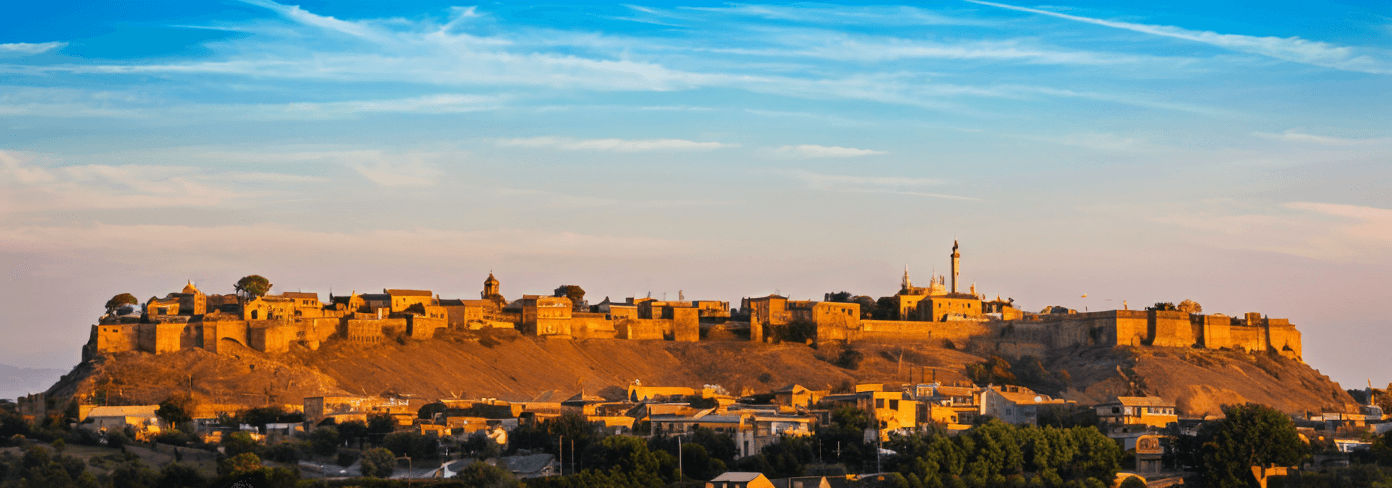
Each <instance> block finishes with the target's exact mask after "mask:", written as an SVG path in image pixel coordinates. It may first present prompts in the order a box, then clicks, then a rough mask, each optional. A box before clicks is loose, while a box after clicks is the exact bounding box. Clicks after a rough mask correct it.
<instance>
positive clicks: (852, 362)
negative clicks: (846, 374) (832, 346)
mask: <svg viewBox="0 0 1392 488" xmlns="http://www.w3.org/2000/svg"><path fill="white" fill-rule="evenodd" d="M862 359H865V355H864V354H861V353H860V351H857V350H855V349H852V348H849V347H847V348H845V349H842V350H841V354H840V355H838V356H836V360H835V361H833V362H832V364H835V365H836V366H838V367H841V368H844V369H851V370H854V369H859V368H860V361H861V360H862Z"/></svg>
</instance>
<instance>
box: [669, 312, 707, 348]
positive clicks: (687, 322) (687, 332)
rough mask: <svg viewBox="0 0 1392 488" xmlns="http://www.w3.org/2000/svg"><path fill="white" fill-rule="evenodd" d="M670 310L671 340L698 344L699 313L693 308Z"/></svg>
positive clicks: (699, 337) (699, 330)
mask: <svg viewBox="0 0 1392 488" xmlns="http://www.w3.org/2000/svg"><path fill="white" fill-rule="evenodd" d="M671 310H672V340H674V341H678V342H698V341H700V340H701V311H700V310H697V309H695V308H677V307H674V308H672V309H671Z"/></svg>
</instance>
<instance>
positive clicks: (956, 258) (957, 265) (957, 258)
mask: <svg viewBox="0 0 1392 488" xmlns="http://www.w3.org/2000/svg"><path fill="white" fill-rule="evenodd" d="M961 265H962V253H960V252H957V240H956V239H953V240H952V293H957V276H958V275H960V274H962V267H961Z"/></svg>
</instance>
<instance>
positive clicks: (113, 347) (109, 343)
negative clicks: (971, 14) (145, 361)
mask: <svg viewBox="0 0 1392 488" xmlns="http://www.w3.org/2000/svg"><path fill="white" fill-rule="evenodd" d="M136 328H137V325H136V324H113V325H93V326H92V342H94V343H95V344H96V352H98V353H118V352H128V351H134V350H136V347H137V346H138V345H139V343H140V339H139V336H138V331H137V330H136Z"/></svg>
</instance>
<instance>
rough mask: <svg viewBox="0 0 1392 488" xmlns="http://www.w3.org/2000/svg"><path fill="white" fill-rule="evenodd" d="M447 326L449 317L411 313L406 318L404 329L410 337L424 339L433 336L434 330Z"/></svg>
mask: <svg viewBox="0 0 1392 488" xmlns="http://www.w3.org/2000/svg"><path fill="white" fill-rule="evenodd" d="M448 326H449V319H444V318H433V317H424V316H420V315H412V316H410V317H409V318H407V319H406V331H407V335H409V336H410V337H411V338H412V339H416V340H426V339H429V338H432V337H435V330H436V329H442V328H445V327H448Z"/></svg>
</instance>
